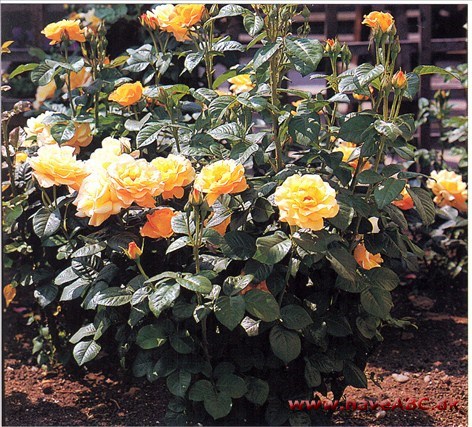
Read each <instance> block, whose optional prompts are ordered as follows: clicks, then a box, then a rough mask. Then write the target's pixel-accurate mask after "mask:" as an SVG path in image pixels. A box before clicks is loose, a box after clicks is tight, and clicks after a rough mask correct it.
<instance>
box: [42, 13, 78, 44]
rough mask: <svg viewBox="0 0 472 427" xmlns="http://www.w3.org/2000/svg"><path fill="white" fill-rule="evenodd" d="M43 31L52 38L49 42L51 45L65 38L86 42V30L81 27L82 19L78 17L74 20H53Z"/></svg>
mask: <svg viewBox="0 0 472 427" xmlns="http://www.w3.org/2000/svg"><path fill="white" fill-rule="evenodd" d="M41 33H42V34H44V35H45V36H46V37H47V38H48V39H50V40H51V42H50V43H49V44H51V45H54V44H56V43H60V42H62V41H63V40H74V41H77V42H81V43H83V42H85V36H84V30H83V29H82V28H80V20H78V19H76V20H74V21H72V20H69V19H63V20H62V21H59V22H53V23H51V24H49V25H47V26H46V27H45V28H44V30H43V31H41Z"/></svg>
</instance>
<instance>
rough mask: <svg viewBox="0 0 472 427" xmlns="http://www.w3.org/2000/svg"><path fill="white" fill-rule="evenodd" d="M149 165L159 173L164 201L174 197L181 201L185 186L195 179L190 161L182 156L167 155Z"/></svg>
mask: <svg viewBox="0 0 472 427" xmlns="http://www.w3.org/2000/svg"><path fill="white" fill-rule="evenodd" d="M151 164H152V165H153V166H154V167H155V168H156V169H157V170H158V171H159V172H160V173H161V177H162V181H163V182H164V192H163V193H162V197H163V198H164V199H171V198H172V197H176V198H177V199H181V198H182V197H183V195H184V188H183V187H185V186H187V185H189V184H190V183H192V182H193V180H194V179H195V169H194V168H193V166H192V163H191V162H190V160H188V159H186V158H185V157H184V156H180V155H179V156H175V155H174V154H169V155H168V156H167V157H157V158H155V159H154V160H152V161H151Z"/></svg>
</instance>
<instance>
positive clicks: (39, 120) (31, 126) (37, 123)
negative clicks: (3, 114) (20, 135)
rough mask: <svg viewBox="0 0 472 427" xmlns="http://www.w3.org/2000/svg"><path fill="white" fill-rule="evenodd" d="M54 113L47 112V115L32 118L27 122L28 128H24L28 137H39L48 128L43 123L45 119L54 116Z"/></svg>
mask: <svg viewBox="0 0 472 427" xmlns="http://www.w3.org/2000/svg"><path fill="white" fill-rule="evenodd" d="M52 115H53V113H52V112H51V111H47V112H45V113H42V114H40V115H39V116H37V117H30V118H29V119H28V120H27V121H26V127H25V128H24V130H25V132H26V135H27V137H28V138H29V137H31V136H36V137H37V136H38V135H39V134H40V133H41V132H42V131H43V130H44V128H46V127H47V126H46V125H45V124H44V123H43V121H44V119H46V118H47V117H49V116H52Z"/></svg>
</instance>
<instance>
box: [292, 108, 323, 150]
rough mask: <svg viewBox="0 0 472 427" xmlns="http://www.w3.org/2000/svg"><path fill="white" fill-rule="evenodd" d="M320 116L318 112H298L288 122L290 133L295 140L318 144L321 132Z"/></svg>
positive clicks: (296, 141) (303, 143)
mask: <svg viewBox="0 0 472 427" xmlns="http://www.w3.org/2000/svg"><path fill="white" fill-rule="evenodd" d="M320 129H321V126H320V118H319V116H318V114H310V115H307V114H297V115H296V116H293V117H291V119H290V121H289V123H288V134H289V135H290V136H291V137H292V139H293V142H294V143H297V144H301V145H306V146H317V145H318V136H319V134H320Z"/></svg>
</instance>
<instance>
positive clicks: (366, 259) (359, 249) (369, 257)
mask: <svg viewBox="0 0 472 427" xmlns="http://www.w3.org/2000/svg"><path fill="white" fill-rule="evenodd" d="M354 258H355V259H356V261H357V263H358V264H359V265H360V266H361V267H362V268H363V269H364V270H370V269H372V268H376V267H380V264H382V263H383V258H382V256H381V255H380V254H375V255H374V254H371V253H370V252H369V251H368V250H367V249H366V248H365V246H364V244H363V243H359V244H358V245H357V246H356V248H355V249H354Z"/></svg>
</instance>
